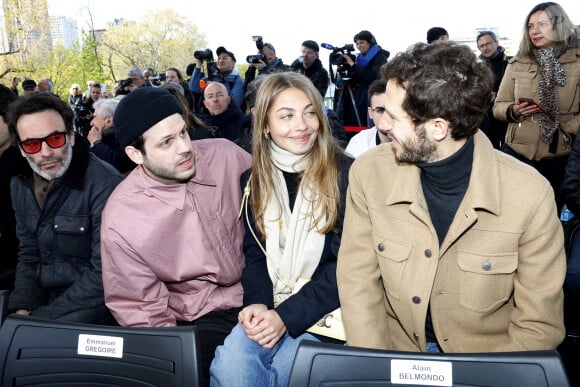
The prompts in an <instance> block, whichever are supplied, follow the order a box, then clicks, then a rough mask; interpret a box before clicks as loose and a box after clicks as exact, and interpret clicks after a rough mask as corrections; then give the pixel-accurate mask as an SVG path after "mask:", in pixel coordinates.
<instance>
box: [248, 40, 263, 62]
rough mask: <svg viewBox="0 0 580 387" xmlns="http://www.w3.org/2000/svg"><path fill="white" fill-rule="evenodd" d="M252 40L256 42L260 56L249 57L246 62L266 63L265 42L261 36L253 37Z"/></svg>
mask: <svg viewBox="0 0 580 387" xmlns="http://www.w3.org/2000/svg"><path fill="white" fill-rule="evenodd" d="M252 40H253V41H254V42H256V48H257V49H258V54H256V55H248V56H247V57H246V62H248V63H254V64H256V63H260V61H262V62H264V63H266V56H265V55H264V54H262V49H263V48H264V40H263V39H262V37H261V36H260V35H254V36H252Z"/></svg>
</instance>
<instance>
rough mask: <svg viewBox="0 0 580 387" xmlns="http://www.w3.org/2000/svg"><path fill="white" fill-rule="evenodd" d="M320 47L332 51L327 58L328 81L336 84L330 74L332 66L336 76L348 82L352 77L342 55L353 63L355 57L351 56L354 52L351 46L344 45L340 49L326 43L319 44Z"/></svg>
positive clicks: (331, 73) (332, 75) (350, 70)
mask: <svg viewBox="0 0 580 387" xmlns="http://www.w3.org/2000/svg"><path fill="white" fill-rule="evenodd" d="M320 45H321V46H322V47H324V48H326V49H327V50H332V52H331V53H330V56H329V57H328V59H329V60H328V62H329V68H330V79H331V81H332V82H333V83H336V79H335V77H334V74H333V72H332V66H337V67H336V74H337V76H339V77H340V78H341V79H343V80H348V79H350V78H351V77H352V69H351V68H350V66H349V65H348V64H347V61H346V60H345V59H344V57H343V55H348V56H349V57H350V58H351V59H352V60H353V61H356V56H354V54H352V52H353V51H354V45H353V44H345V45H344V46H342V47H334V46H333V45H332V44H328V43H321V44H320Z"/></svg>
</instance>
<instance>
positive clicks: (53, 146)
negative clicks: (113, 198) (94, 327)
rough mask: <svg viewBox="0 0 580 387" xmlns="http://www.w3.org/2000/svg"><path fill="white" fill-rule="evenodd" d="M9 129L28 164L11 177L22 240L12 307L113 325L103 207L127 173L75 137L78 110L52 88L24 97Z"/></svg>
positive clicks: (14, 108)
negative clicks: (104, 264)
mask: <svg viewBox="0 0 580 387" xmlns="http://www.w3.org/2000/svg"><path fill="white" fill-rule="evenodd" d="M8 127H9V129H10V132H11V134H12V135H13V136H14V137H15V138H16V140H17V143H18V146H19V148H20V153H21V154H22V156H23V157H24V158H25V159H26V161H27V162H28V165H29V168H28V169H27V171H26V173H24V174H23V175H21V176H17V177H14V178H13V179H12V182H11V195H12V203H13V206H14V213H15V215H16V224H17V226H16V235H17V237H18V239H19V240H20V249H19V253H18V265H17V267H16V285H15V288H14V291H13V292H12V293H11V295H10V300H9V310H11V311H16V313H18V314H25V315H33V316H39V317H45V318H50V319H55V320H62V321H71V322H84V323H95V324H99V323H107V322H109V321H110V319H111V317H110V314H109V312H108V309H107V307H106V306H105V302H104V294H103V284H102V279H101V252H100V226H101V211H102V209H103V207H104V206H105V203H106V201H107V198H108V197H109V195H110V194H111V192H112V191H113V190H114V189H115V187H116V186H117V184H118V183H119V182H120V181H121V179H122V176H121V174H119V172H117V170H115V169H114V168H113V167H112V166H111V165H109V164H107V163H105V162H104V161H101V160H100V159H99V158H98V157H96V156H95V155H93V154H91V153H89V146H88V143H87V142H86V140H85V139H83V138H82V137H80V136H78V135H77V136H76V137H75V133H74V130H73V112H72V110H71V109H70V108H69V107H68V106H67V104H66V103H65V102H64V101H62V100H61V99H59V98H56V97H54V96H52V95H50V94H45V93H39V94H36V95H34V96H31V97H28V98H24V99H18V100H17V101H16V102H14V103H13V104H12V105H11V106H10V110H9V112H8Z"/></svg>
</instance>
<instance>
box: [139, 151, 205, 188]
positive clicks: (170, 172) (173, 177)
mask: <svg viewBox="0 0 580 387" xmlns="http://www.w3.org/2000/svg"><path fill="white" fill-rule="evenodd" d="M189 157H193V152H187V153H185V154H183V155H182V156H181V157H180V158H179V161H177V163H176V164H175V167H173V168H170V167H168V166H165V165H158V164H155V163H152V162H151V161H150V160H149V159H148V158H147V157H146V156H145V157H144V159H143V166H144V167H145V170H146V171H148V172H149V174H150V175H152V176H151V177H153V178H155V179H156V180H158V181H162V182H165V183H170V184H175V183H186V182H188V181H189V180H190V179H191V178H192V177H193V175H195V160H192V162H193V163H194V164H193V167H192V168H191V169H189V170H184V171H181V172H180V171H178V170H177V167H178V165H179V164H180V163H182V162H183V161H185V160H186V159H187V158H189Z"/></svg>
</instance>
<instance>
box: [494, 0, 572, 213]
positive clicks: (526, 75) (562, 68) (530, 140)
mask: <svg viewBox="0 0 580 387" xmlns="http://www.w3.org/2000/svg"><path fill="white" fill-rule="evenodd" d="M529 100H532V102H530V101H529ZM579 110H580V38H579V37H578V31H577V28H575V27H574V25H573V23H572V21H571V20H570V17H569V16H568V15H567V14H566V12H565V11H564V10H563V9H562V7H561V6H560V5H558V4H556V3H553V2H547V3H541V4H538V5H536V6H535V7H534V8H533V9H532V10H531V11H530V13H529V14H528V16H527V17H526V20H525V24H524V34H523V38H522V42H521V43H520V48H519V51H518V53H517V55H516V56H515V57H513V58H512V59H511V60H510V63H509V65H508V67H507V69H506V72H505V75H504V77H503V80H502V83H501V85H500V87H499V91H498V95H497V98H496V100H495V103H494V106H493V114H494V115H495V117H496V118H497V119H500V120H505V121H508V122H509V125H508V129H507V134H506V139H505V145H504V149H503V150H504V151H505V152H507V153H508V154H511V155H512V156H515V157H516V158H518V159H520V160H521V161H524V162H526V163H528V164H531V165H532V166H534V167H535V168H536V169H538V171H539V172H540V173H541V174H542V175H544V176H545V177H546V178H547V179H548V180H549V181H550V184H551V185H552V187H553V188H554V192H555V193H556V202H557V204H558V208H560V207H561V205H562V200H561V195H560V185H561V182H562V178H563V175H564V168H565V166H566V160H567V158H568V154H569V153H570V148H571V145H572V140H573V138H574V136H575V135H576V133H577V132H578V126H579V125H580V115H579V114H578V112H579Z"/></svg>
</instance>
